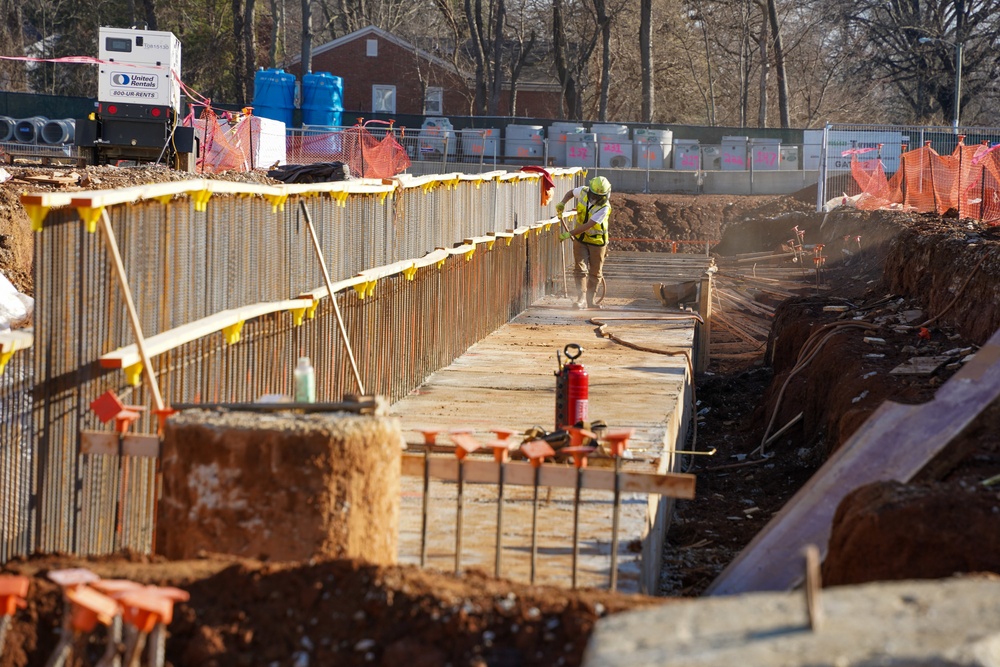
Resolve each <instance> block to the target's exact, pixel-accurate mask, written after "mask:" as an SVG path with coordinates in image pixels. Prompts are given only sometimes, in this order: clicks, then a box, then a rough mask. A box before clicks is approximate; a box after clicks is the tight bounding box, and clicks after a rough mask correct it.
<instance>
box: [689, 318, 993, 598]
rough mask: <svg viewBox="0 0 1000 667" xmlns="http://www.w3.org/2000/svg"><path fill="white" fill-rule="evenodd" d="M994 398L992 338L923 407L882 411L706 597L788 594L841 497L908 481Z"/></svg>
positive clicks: (822, 542)
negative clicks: (808, 547) (871, 485)
mask: <svg viewBox="0 0 1000 667" xmlns="http://www.w3.org/2000/svg"><path fill="white" fill-rule="evenodd" d="M998 396H1000V331H998V332H997V333H994V334H993V337H992V338H990V340H989V341H988V342H987V343H986V345H984V346H983V347H982V348H981V349H980V350H979V351H978V352H976V356H975V357H973V358H972V359H971V360H970V361H969V362H967V363H966V365H965V367H964V368H962V370H960V371H959V372H958V373H956V374H955V375H954V376H952V378H951V379H950V380H948V382H946V383H945V384H944V385H942V386H941V388H940V389H938V391H937V394H936V395H935V396H934V399H933V400H932V401H930V402H929V403H924V404H922V405H900V404H898V403H893V402H891V401H886V402H885V403H883V404H882V406H881V407H879V409H878V410H876V411H875V413H874V414H873V415H872V416H871V417H869V418H868V420H867V421H866V422H865V423H864V424H863V425H862V426H861V428H860V429H858V431H857V432H856V433H855V434H854V435H853V436H851V438H850V439H849V440H848V441H847V442H846V443H844V445H843V446H842V447H841V448H840V449H838V450H837V451H836V452H835V453H834V454H833V456H831V457H830V458H829V459H828V460H827V462H826V463H825V464H823V467H821V468H820V469H819V470H818V471H817V472H816V474H814V475H813V476H812V478H811V479H810V480H809V481H808V482H807V483H806V485H805V486H804V487H802V488H801V489H800V490H799V492H798V493H796V494H795V496H793V497H792V499H791V500H789V501H788V502H787V503H786V504H785V506H784V508H782V510H781V511H780V512H779V513H778V514H777V515H775V517H774V518H773V519H771V521H770V523H768V524H767V525H766V526H765V527H764V529H763V530H762V531H761V532H760V533H758V535H757V537H755V538H754V539H753V541H752V542H750V544H749V545H747V547H746V548H745V549H743V551H742V552H741V553H740V555H739V556H737V557H736V560H734V561H733V562H732V563H730V565H729V567H727V568H726V569H725V570H723V572H722V574H720V575H719V576H718V578H716V580H715V581H713V582H712V584H711V586H709V587H708V589H707V590H706V594H707V595H737V594H740V593H749V592H753V591H784V590H789V589H791V588H793V587H794V586H795V585H796V584H797V583H799V581H801V579H802V574H803V560H802V549H803V548H804V547H805V546H806V545H808V544H815V545H817V546H818V547H819V548H820V550H821V551H822V553H823V554H824V555H825V554H826V549H827V545H828V542H829V539H830V528H831V524H832V522H833V515H834V513H835V512H836V510H837V506H838V505H839V504H840V501H841V500H843V499H844V497H845V496H846V495H847V494H848V493H850V492H851V491H853V490H855V489H857V488H858V487H861V486H863V485H865V484H869V483H872V482H878V481H890V480H895V481H898V482H908V481H910V480H911V479H912V478H913V476H914V475H916V474H917V473H918V472H920V470H921V469H922V468H923V467H924V466H925V465H927V463H928V462H929V461H930V460H931V459H933V458H934V456H936V455H937V454H938V453H939V452H940V451H941V450H943V449H944V448H945V447H946V446H947V445H948V443H949V442H951V440H952V439H954V438H955V436H957V435H958V434H959V433H961V432H962V430H963V429H965V427H966V426H968V425H969V424H970V423H971V422H972V420H973V419H975V418H976V417H977V416H978V415H979V413H980V412H982V411H983V410H984V409H985V408H986V407H987V406H989V405H990V403H992V402H993V401H994V400H995V399H996V398H997V397H998ZM778 456H781V454H778Z"/></svg>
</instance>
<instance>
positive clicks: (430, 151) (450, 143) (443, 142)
mask: <svg viewBox="0 0 1000 667" xmlns="http://www.w3.org/2000/svg"><path fill="white" fill-rule="evenodd" d="M417 146H418V148H419V150H420V156H421V158H431V159H433V158H434V157H441V156H442V155H444V154H445V152H446V151H447V153H448V155H454V154H455V153H457V152H458V144H457V142H456V140H455V128H454V126H452V124H451V121H450V120H448V119H447V118H439V117H431V118H425V119H424V123H423V125H421V126H420V141H418V142H417Z"/></svg>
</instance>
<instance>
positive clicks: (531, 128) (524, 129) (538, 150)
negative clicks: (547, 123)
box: [504, 125, 545, 162]
mask: <svg viewBox="0 0 1000 667" xmlns="http://www.w3.org/2000/svg"><path fill="white" fill-rule="evenodd" d="M544 129H545V128H543V127H542V126H541V125H508V126H507V142H506V146H505V150H504V155H506V156H507V157H516V158H522V159H524V160H529V159H534V160H538V161H539V162H540V161H541V160H542V154H543V153H544V152H545V142H544V141H542V131H543V130H544Z"/></svg>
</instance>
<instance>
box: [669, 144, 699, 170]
mask: <svg viewBox="0 0 1000 667" xmlns="http://www.w3.org/2000/svg"><path fill="white" fill-rule="evenodd" d="M674 169H677V170H679V171H698V170H699V169H701V147H700V146H699V145H698V140H697V139H674Z"/></svg>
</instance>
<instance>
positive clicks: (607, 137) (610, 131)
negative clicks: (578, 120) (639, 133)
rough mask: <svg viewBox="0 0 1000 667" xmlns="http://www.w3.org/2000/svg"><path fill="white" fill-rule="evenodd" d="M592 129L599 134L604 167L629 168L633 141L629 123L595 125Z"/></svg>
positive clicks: (601, 159)
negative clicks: (630, 135) (629, 131)
mask: <svg viewBox="0 0 1000 667" xmlns="http://www.w3.org/2000/svg"><path fill="white" fill-rule="evenodd" d="M590 131H591V132H592V133H594V134H596V135H597V142H598V149H599V151H600V159H599V160H598V165H599V166H600V167H601V168H603V169H609V168H610V169H628V168H629V167H631V166H632V142H631V141H630V140H629V138H628V126H627V125H594V126H593V127H591V128H590Z"/></svg>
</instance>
